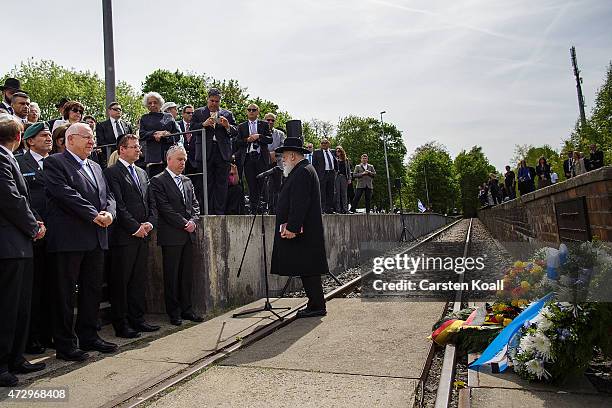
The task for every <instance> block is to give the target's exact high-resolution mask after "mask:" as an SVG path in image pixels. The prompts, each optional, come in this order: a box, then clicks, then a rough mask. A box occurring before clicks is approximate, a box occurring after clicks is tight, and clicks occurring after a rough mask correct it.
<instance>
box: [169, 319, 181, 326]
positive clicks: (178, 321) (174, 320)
mask: <svg viewBox="0 0 612 408" xmlns="http://www.w3.org/2000/svg"><path fill="white" fill-rule="evenodd" d="M170 323H172V324H173V325H175V326H180V325H182V324H183V321H182V320H181V319H179V318H174V319H170Z"/></svg>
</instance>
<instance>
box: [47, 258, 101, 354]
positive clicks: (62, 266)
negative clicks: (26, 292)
mask: <svg viewBox="0 0 612 408" xmlns="http://www.w3.org/2000/svg"><path fill="white" fill-rule="evenodd" d="M55 259H56V262H55V264H56V266H57V280H56V288H55V289H56V315H55V321H54V331H53V337H54V341H55V345H56V349H57V350H58V351H62V352H66V351H69V350H72V349H74V348H76V347H77V337H78V340H79V342H80V344H89V343H92V342H94V341H96V340H97V339H98V334H97V330H96V328H97V327H96V326H97V320H98V309H99V304H100V298H101V294H102V278H103V275H104V251H103V250H102V249H101V248H100V247H98V248H96V249H94V250H91V251H77V252H58V253H56V254H55ZM76 285H78V313H77V318H76V325H75V331H76V335H75V333H74V332H73V330H72V326H73V321H74V306H75V303H76V299H75V298H76V297H77V296H76V291H75V286H76Z"/></svg>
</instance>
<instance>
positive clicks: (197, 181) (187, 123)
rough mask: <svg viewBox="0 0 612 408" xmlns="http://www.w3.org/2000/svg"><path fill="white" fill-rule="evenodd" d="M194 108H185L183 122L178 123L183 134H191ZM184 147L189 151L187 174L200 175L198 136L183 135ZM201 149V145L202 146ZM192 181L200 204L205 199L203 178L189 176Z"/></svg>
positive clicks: (186, 106) (192, 134)
mask: <svg viewBox="0 0 612 408" xmlns="http://www.w3.org/2000/svg"><path fill="white" fill-rule="evenodd" d="M193 112H194V107H193V106H192V105H185V106H183V110H182V112H181V115H182V117H183V119H182V120H180V121H179V122H178V125H179V128H180V129H181V132H189V130H191V119H192V118H193ZM182 139H183V147H185V150H186V151H187V163H185V174H194V173H198V163H197V161H196V134H195V133H187V134H185V135H183V137H182ZM200 147H201V145H200ZM187 177H189V178H190V179H191V182H192V183H193V187H194V188H195V193H196V197H197V199H198V202H201V201H202V200H203V199H204V195H203V194H202V176H201V175H197V176H187Z"/></svg>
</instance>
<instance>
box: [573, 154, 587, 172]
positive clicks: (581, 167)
mask: <svg viewBox="0 0 612 408" xmlns="http://www.w3.org/2000/svg"><path fill="white" fill-rule="evenodd" d="M586 172H587V170H586V166H585V164H584V157H582V153H580V152H578V151H574V156H573V157H572V177H576V176H579V175H581V174H584V173H586Z"/></svg>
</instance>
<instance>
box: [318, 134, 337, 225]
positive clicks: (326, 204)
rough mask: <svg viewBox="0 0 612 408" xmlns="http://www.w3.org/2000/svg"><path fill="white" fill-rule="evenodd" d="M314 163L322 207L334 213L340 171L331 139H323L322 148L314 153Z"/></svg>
mask: <svg viewBox="0 0 612 408" xmlns="http://www.w3.org/2000/svg"><path fill="white" fill-rule="evenodd" d="M312 165H313V166H314V168H315V170H316V171H317V176H319V183H320V185H321V207H322V208H323V212H324V213H326V214H333V213H334V184H335V182H336V174H337V173H338V160H337V159H336V155H335V153H333V152H332V151H331V150H330V149H329V140H327V139H323V140H321V148H320V149H318V150H315V151H314V153H313V154H312Z"/></svg>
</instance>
